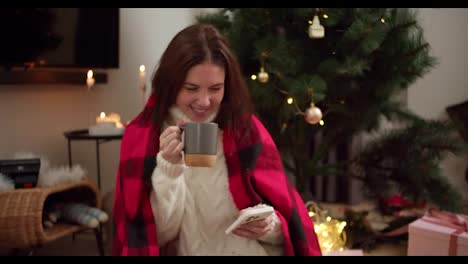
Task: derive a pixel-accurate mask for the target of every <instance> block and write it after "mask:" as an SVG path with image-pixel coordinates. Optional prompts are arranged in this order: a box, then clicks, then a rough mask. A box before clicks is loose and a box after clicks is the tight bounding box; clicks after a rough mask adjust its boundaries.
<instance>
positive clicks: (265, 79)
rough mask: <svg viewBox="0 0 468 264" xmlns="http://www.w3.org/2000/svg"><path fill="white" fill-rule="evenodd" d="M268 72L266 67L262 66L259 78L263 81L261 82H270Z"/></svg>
mask: <svg viewBox="0 0 468 264" xmlns="http://www.w3.org/2000/svg"><path fill="white" fill-rule="evenodd" d="M268 78H269V76H268V72H266V71H265V69H264V68H263V67H261V68H260V72H259V73H258V80H259V81H260V82H261V83H266V82H268Z"/></svg>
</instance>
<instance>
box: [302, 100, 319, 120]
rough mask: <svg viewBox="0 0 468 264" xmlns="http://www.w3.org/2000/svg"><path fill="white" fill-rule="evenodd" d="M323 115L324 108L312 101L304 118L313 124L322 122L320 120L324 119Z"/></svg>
mask: <svg viewBox="0 0 468 264" xmlns="http://www.w3.org/2000/svg"><path fill="white" fill-rule="evenodd" d="M322 116H323V115H322V110H320V108H318V107H317V106H315V104H314V103H310V107H309V108H308V109H307V110H306V111H305V113H304V119H305V120H306V121H307V123H309V124H312V125H315V124H317V123H318V122H320V120H322Z"/></svg>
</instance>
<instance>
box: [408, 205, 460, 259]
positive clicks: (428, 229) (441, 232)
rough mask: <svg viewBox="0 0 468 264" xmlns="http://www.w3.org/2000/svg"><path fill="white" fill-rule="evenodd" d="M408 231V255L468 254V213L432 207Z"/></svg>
mask: <svg viewBox="0 0 468 264" xmlns="http://www.w3.org/2000/svg"><path fill="white" fill-rule="evenodd" d="M408 233H409V237H408V256H468V216H466V215H460V214H454V213H450V212H446V211H439V210H436V209H430V210H428V211H427V213H426V215H424V216H423V217H421V218H419V219H418V220H416V221H414V222H412V223H411V224H410V225H409V228H408Z"/></svg>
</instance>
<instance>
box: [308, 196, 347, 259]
mask: <svg viewBox="0 0 468 264" xmlns="http://www.w3.org/2000/svg"><path fill="white" fill-rule="evenodd" d="M305 205H306V208H307V210H308V211H309V216H310V218H312V221H313V222H314V231H315V233H316V234H317V238H318V240H319V244H320V249H321V250H322V252H323V253H328V252H330V251H336V250H338V251H343V250H344V249H345V246H346V232H345V231H344V228H345V226H346V222H345V221H340V220H337V219H333V218H331V217H330V216H328V215H327V213H328V212H327V211H326V210H320V208H319V207H318V206H317V204H316V203H314V202H312V201H308V202H307V203H306V204H305Z"/></svg>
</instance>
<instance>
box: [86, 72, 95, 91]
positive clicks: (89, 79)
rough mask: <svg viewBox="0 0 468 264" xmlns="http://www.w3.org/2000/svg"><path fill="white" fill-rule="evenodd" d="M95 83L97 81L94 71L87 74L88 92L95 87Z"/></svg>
mask: <svg viewBox="0 0 468 264" xmlns="http://www.w3.org/2000/svg"><path fill="white" fill-rule="evenodd" d="M94 82H95V80H94V78H93V71H92V70H89V71H88V73H87V78H86V85H87V86H88V90H90V89H91V87H93V85H94Z"/></svg>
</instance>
